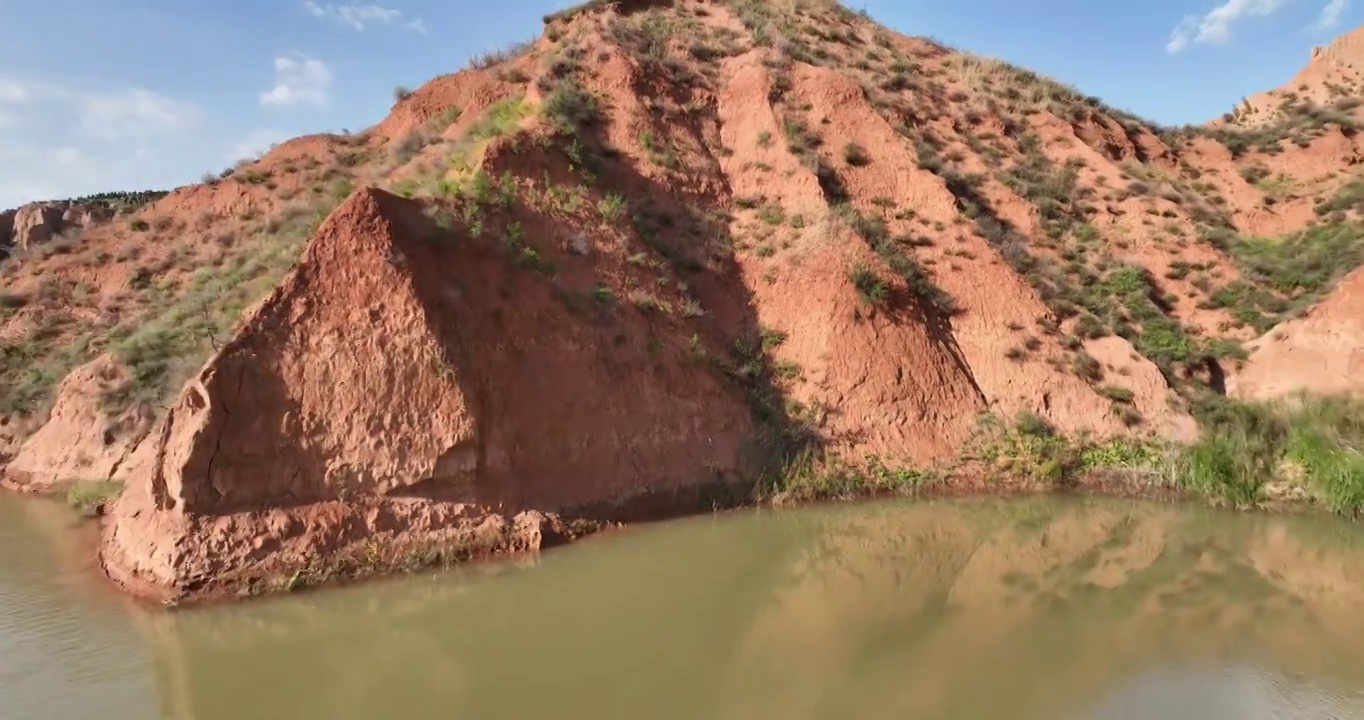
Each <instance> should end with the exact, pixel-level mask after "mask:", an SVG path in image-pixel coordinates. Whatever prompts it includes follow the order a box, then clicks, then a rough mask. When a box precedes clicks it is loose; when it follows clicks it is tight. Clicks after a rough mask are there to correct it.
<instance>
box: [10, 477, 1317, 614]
mask: <svg viewBox="0 0 1364 720" xmlns="http://www.w3.org/2000/svg"><path fill="white" fill-rule="evenodd" d="M736 491H742V488H741V487H736V486H733V485H727V486H724V487H716V486H715V485H711V486H702V487H693V488H688V489H685V490H677V491H662V492H656V493H651V494H649V495H646V496H643V497H638V498H635V499H633V500H631V501H627V502H625V503H621V504H615V505H611V506H605V507H603V506H597V507H595V508H592V509H587V508H583V509H580V511H570V512H569V513H565V514H564V515H563V516H562V517H568V518H574V519H572V520H568V521H563V520H561V516H560V515H550V516H548V517H550V518H551V519H552V520H553V527H554V528H555V529H556V530H561V531H556V532H549V533H546V534H545V535H544V537H543V538H542V539H540V540H539V541H538V542H537V543H535V544H533V545H523V544H518V543H516V542H486V543H470V542H467V541H466V542H457V543H450V542H440V541H432V540H430V539H429V538H423V537H420V536H415V537H406V538H404V537H402V536H399V537H396V538H394V540H396V542H393V541H391V542H386V543H382V544H377V543H374V542H372V541H371V542H368V543H366V544H365V546H364V547H365V548H366V550H368V552H369V553H371V554H369V555H365V556H361V555H358V554H357V553H356V552H355V549H356V548H355V546H350V547H347V548H343V549H341V550H340V551H338V552H333V553H319V554H317V555H314V556H313V558H312V560H310V562H308V563H303V564H300V563H292V564H291V563H281V562H269V561H265V562H261V563H259V564H257V565H255V566H252V567H245V568H242V569H241V570H240V571H237V572H229V573H223V574H221V575H218V576H215V577H211V578H207V579H205V580H204V581H203V582H202V584H201V585H197V586H194V587H186V588H179V589H176V588H168V587H166V586H163V585H159V584H156V583H154V582H148V581H147V580H145V579H144V578H142V577H140V576H139V575H138V574H137V573H136V572H133V571H130V570H128V569H127V568H126V567H125V566H124V565H123V564H121V563H118V562H111V561H110V558H109V557H108V555H107V551H108V548H109V546H108V544H107V543H106V542H105V537H106V535H107V533H108V532H109V531H110V528H109V525H108V524H109V523H110V521H111V518H110V516H109V515H108V514H106V513H104V512H98V513H97V514H96V515H95V516H94V517H90V516H85V517H84V521H85V522H89V521H94V522H95V523H97V525H98V528H97V529H96V530H93V531H90V532H87V533H85V534H86V535H87V536H88V538H90V539H93V541H94V542H95V543H96V544H95V546H94V547H93V548H91V553H92V557H91V560H92V562H91V569H92V570H95V571H97V572H98V573H99V575H101V576H102V578H103V580H102V582H104V583H107V584H108V585H109V586H111V588H112V589H114V590H115V591H116V592H118V593H119V594H121V595H123V596H125V597H126V598H129V599H130V600H132V601H135V602H137V603H139V604H141V605H144V606H147V607H160V608H163V609H174V608H194V607H203V606H213V605H219V604H224V603H230V602H241V601H247V600H251V599H258V598H265V597H273V596H278V595H285V594H294V593H300V592H316V591H320V590H327V589H333V588H339V587H347V586H351V585H357V584H363V583H366V582H372V581H376V580H382V579H383V578H387V577H397V576H402V575H412V574H419V573H428V572H432V571H443V570H448V569H451V568H453V567H456V566H471V565H472V566H476V565H478V564H482V563H486V562H489V561H504V560H506V561H510V560H515V559H517V558H534V557H538V556H539V554H540V553H541V552H542V551H545V550H551V549H555V548H560V547H562V546H567V545H571V544H573V543H575V542H577V541H579V540H583V539H586V538H588V537H597V536H605V535H609V534H612V533H618V532H626V531H631V530H636V529H647V527H648V526H649V525H652V524H655V523H660V522H668V521H671V520H681V519H685V518H692V517H700V516H704V515H707V514H710V515H715V516H720V515H725V514H730V513H737V512H752V511H760V510H770V511H782V510H790V509H796V508H802V507H809V506H817V505H829V506H832V505H838V504H845V503H854V502H881V501H887V500H897V499H903V500H936V499H967V498H1002V499H1010V498H1023V497H1038V496H1056V497H1075V496H1080V497H1096V498H1111V499H1126V500H1137V501H1145V502H1155V503H1161V504H1184V503H1200V504H1203V505H1205V506H1211V507H1218V508H1220V509H1224V510H1228V511H1231V512H1238V513H1242V512H1251V513H1256V512H1258V513H1267V514H1291V515H1303V514H1309V513H1314V512H1315V513H1324V514H1331V513H1330V511H1329V510H1328V509H1327V508H1325V507H1324V506H1323V505H1322V504H1321V503H1320V502H1317V501H1315V500H1314V499H1312V498H1286V499H1271V500H1267V501H1264V502H1262V503H1258V504H1256V505H1254V506H1249V507H1237V506H1234V505H1232V504H1230V503H1228V502H1226V501H1222V500H1219V499H1216V498H1212V497H1209V496H1206V495H1201V494H1198V493H1195V492H1193V491H1190V490H1188V489H1186V488H1180V487H1177V486H1174V485H1173V484H1171V483H1170V482H1168V481H1162V480H1161V479H1160V478H1159V477H1157V476H1155V475H1154V474H1152V473H1142V472H1136V471H1113V470H1109V471H1102V472H1089V473H1086V474H1084V475H1082V476H1079V477H1075V478H1073V480H1072V481H1071V482H1069V483H1065V484H1060V485H1058V484H1055V483H1048V482H1045V481H1040V480H1037V479H1035V478H1021V477H1013V476H1011V477H1008V478H1002V479H998V480H994V481H991V480H986V479H985V478H984V477H983V476H981V475H975V476H971V477H970V479H968V478H967V477H965V476H957V477H952V476H948V477H942V478H938V479H935V480H933V481H929V482H925V483H923V484H920V485H916V486H914V488H913V489H912V490H905V489H892V490H886V489H877V488H863V491H861V492H853V493H845V494H839V495H826V496H810V497H799V498H773V497H758V496H755V494H754V493H753V490H752V488H749V489H748V492H747V494H746V495H744V496H740V495H739V494H738V492H736ZM0 492H11V493H13V494H14V495H15V496H17V497H20V498H21V499H22V498H23V497H24V496H29V498H30V499H36V500H42V501H49V502H51V501H53V500H55V499H56V498H55V496H54V495H53V493H50V492H48V493H44V492H23V491H16V490H14V489H12V488H5V489H3V490H0ZM719 498H724V499H726V500H730V502H719V501H718V499H719ZM741 498H742V499H741ZM736 501H737V502H736ZM71 512H72V513H73V515H76V516H77V517H80V513H79V512H78V511H77V510H76V509H75V508H71ZM579 512H582V513H583V514H578V513H579ZM593 516H595V517H593ZM83 524H84V522H83V523H82V525H83ZM569 527H573V528H574V529H573V530H571V531H568V530H567V529H568V528H569ZM504 540H505V538H504ZM87 541H89V540H87ZM376 547H377V548H378V553H377V554H373V553H374V548H376ZM314 561H316V562H314ZM272 566H273V567H272Z"/></svg>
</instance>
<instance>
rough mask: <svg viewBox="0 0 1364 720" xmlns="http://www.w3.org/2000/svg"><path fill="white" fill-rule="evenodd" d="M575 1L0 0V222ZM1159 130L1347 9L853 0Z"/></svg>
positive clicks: (193, 165) (159, 170)
mask: <svg viewBox="0 0 1364 720" xmlns="http://www.w3.org/2000/svg"><path fill="white" fill-rule="evenodd" d="M570 4H573V3H572V2H569V1H568V0H500V1H496V0H494V1H493V2H483V1H474V0H444V1H442V0H333V1H332V2H326V1H325V0H231V1H229V0H103V1H102V2H92V1H91V0H41V1H39V0H0V17H4V18H5V20H6V23H5V24H6V27H7V28H8V30H9V31H8V32H7V33H6V40H5V42H3V43H0V208H4V207H12V206H14V205H16V204H19V203H20V202H23V201H27V200H31V199H39V198H49V197H67V196H71V195H78V194H84V193H89V192H97V191H101V190H115V189H141V188H148V187H156V188H168V187H174V186H176V185H180V184H184V183H187V182H195V181H197V180H198V179H199V178H200V177H201V176H202V175H203V174H204V173H206V172H216V171H218V170H221V169H222V168H224V167H226V166H228V165H230V164H232V163H233V162H234V161H235V160H237V159H239V158H241V157H243V156H247V155H252V154H254V153H256V152H259V151H261V150H264V149H266V148H268V147H269V144H270V143H271V142H273V141H278V140H281V139H285V138H289V137H293V136H296V135H300V134H304V133H309V132H318V131H326V130H340V129H343V128H345V129H360V128H363V127H365V126H368V125H370V124H372V123H374V122H376V121H378V120H379V119H381V118H382V117H383V116H384V114H385V113H387V111H388V108H389V106H390V104H391V102H392V90H393V88H394V87H395V86H397V85H406V86H416V85H420V84H421V83H422V82H424V81H426V80H427V79H429V78H431V77H432V76H435V75H438V74H441V73H445V72H450V71H452V70H455V69H458V68H459V67H461V66H463V65H464V64H465V63H466V61H467V60H468V58H469V56H470V55H472V54H476V53H478V52H481V51H484V50H488V49H492V48H496V47H500V46H502V45H505V44H507V43H510V42H513V41H516V40H520V39H525V38H528V37H531V36H533V35H536V34H538V33H539V31H540V16H541V15H543V14H544V13H545V12H547V11H552V10H555V9H559V8H561V7H564V6H567V5H570ZM848 4H849V5H850V6H851V7H853V8H855V9H860V8H862V7H865V9H866V10H867V11H868V12H870V13H871V14H872V15H873V16H874V17H876V18H877V19H879V20H880V21H882V22H884V23H886V24H887V25H890V26H891V27H894V28H895V29H897V30H900V31H902V32H906V33H909V34H917V35H932V36H934V37H937V38H938V39H939V40H942V41H944V42H947V43H948V44H951V45H954V46H956V47H959V48H963V49H967V50H972V51H974V52H978V53H981V54H986V55H995V56H998V57H1001V58H1004V59H1006V60H1009V61H1011V62H1014V63H1016V64H1019V65H1023V66H1025V67H1029V68H1032V69H1034V70H1037V71H1040V72H1043V73H1046V74H1049V75H1052V76H1054V77H1057V78H1059V79H1061V80H1063V81H1066V82H1069V83H1071V84H1073V85H1076V86H1077V87H1079V88H1080V89H1081V90H1082V91H1084V92H1086V93H1088V94H1093V95H1098V96H1100V97H1102V98H1103V99H1105V100H1106V101H1108V102H1109V103H1111V104H1114V105H1117V106H1120V107H1124V108H1127V109H1129V110H1132V111H1134V112H1137V113H1139V114H1141V115H1144V116H1147V117H1150V118H1153V119H1156V120H1158V121H1161V122H1166V123H1184V122H1201V121H1203V120H1206V119H1208V118H1210V117H1213V116H1216V115H1219V114H1221V113H1222V112H1224V111H1225V110H1227V109H1229V108H1230V107H1231V106H1232V105H1233V104H1234V103H1235V102H1236V101H1237V100H1239V99H1240V98H1241V97H1242V96H1243V95H1247V94H1249V93H1252V92H1255V91H1258V90H1262V89H1267V88H1269V87H1272V86H1275V85H1278V84H1281V83H1283V82H1285V81H1287V80H1288V79H1289V78H1290V77H1291V76H1292V74H1293V73H1294V72H1296V71H1297V70H1298V69H1299V68H1301V67H1302V66H1303V65H1304V64H1305V63H1306V62H1307V58H1308V53H1309V51H1310V49H1311V47H1312V46H1313V45H1315V44H1322V43H1325V42H1327V41H1329V39H1330V38H1331V37H1333V36H1334V35H1337V34H1339V33H1341V32H1344V31H1345V30H1348V29H1350V28H1353V27H1355V26H1356V25H1358V24H1360V23H1361V22H1364V13H1361V9H1360V8H1356V7H1352V6H1351V4H1350V1H1349V0H1149V1H1148V2H1093V0H852V1H851V2H849V3H848Z"/></svg>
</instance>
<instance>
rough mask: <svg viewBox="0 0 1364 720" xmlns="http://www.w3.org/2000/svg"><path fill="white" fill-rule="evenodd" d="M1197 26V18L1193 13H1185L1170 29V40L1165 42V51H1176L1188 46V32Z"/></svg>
mask: <svg viewBox="0 0 1364 720" xmlns="http://www.w3.org/2000/svg"><path fill="white" fill-rule="evenodd" d="M1197 27H1198V18H1196V17H1194V16H1193V15H1185V16H1184V19H1183V20H1180V21H1179V24H1178V25H1176V26H1175V29H1174V30H1171V31H1170V40H1169V42H1166V43H1165V52H1168V53H1177V52H1179V51H1180V50H1183V49H1184V48H1186V47H1188V45H1189V34H1190V33H1192V32H1193V31H1194V29H1195V28H1197Z"/></svg>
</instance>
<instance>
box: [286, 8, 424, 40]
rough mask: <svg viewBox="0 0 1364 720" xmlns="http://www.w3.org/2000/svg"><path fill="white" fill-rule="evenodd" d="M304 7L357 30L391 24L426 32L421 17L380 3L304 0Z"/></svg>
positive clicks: (314, 13)
mask: <svg viewBox="0 0 1364 720" xmlns="http://www.w3.org/2000/svg"><path fill="white" fill-rule="evenodd" d="M303 9H305V10H307V11H308V12H309V13H311V14H312V15H313V17H319V18H324V19H327V20H332V21H335V22H339V23H341V24H342V25H347V26H349V27H352V28H354V29H356V30H364V29H365V28H366V27H368V26H370V25H390V26H393V27H401V28H406V29H408V30H412V31H414V32H419V33H425V32H426V23H425V22H423V21H422V19H421V18H408V17H406V16H405V15H403V12H402V11H401V10H397V9H394V8H387V7H383V6H380V5H332V4H330V3H328V4H326V5H319V4H317V3H315V2H313V0H303Z"/></svg>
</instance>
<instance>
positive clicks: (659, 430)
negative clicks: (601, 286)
mask: <svg viewBox="0 0 1364 720" xmlns="http://www.w3.org/2000/svg"><path fill="white" fill-rule="evenodd" d="M433 229H434V226H433V224H432V223H431V222H430V221H429V220H428V219H427V218H426V217H425V216H423V215H422V213H421V209H420V207H419V206H417V205H416V204H415V203H411V202H408V201H405V200H401V199H399V198H397V197H394V196H391V195H388V194H386V193H383V192H380V191H376V190H368V189H366V190H360V191H357V192H356V193H355V194H354V195H353V196H352V197H351V198H349V199H348V200H347V201H346V202H345V203H343V204H342V205H341V206H340V207H338V208H337V209H336V210H335V211H334V212H333V213H332V215H331V216H330V217H329V218H328V220H327V221H326V222H325V223H324V224H323V226H322V228H321V229H320V230H319V231H318V233H317V235H316V236H315V237H314V238H313V240H312V241H311V243H310V244H309V246H308V247H307V248H306V249H305V251H304V253H303V256H302V258H301V260H300V262H299V265H298V266H297V267H296V268H295V270H294V271H293V272H292V273H291V274H290V276H289V277H287V278H286V279H285V280H284V282H283V283H282V284H281V285H280V287H279V288H277V289H276V290H275V291H274V292H273V293H272V294H271V295H270V296H269V297H268V298H266V300H265V301H264V302H263V304H262V305H261V306H259V307H258V308H256V309H255V310H254V311H253V312H251V313H249V315H248V318H247V319H246V321H245V322H244V324H243V326H242V328H241V329H240V330H239V331H238V333H237V335H236V336H235V337H234V338H233V339H232V340H231V341H230V342H228V343H227V344H226V345H225V346H224V347H222V348H221V349H220V350H219V351H218V352H217V353H216V354H215V356H214V357H213V358H212V359H211V360H209V362H208V364H207V365H206V366H205V368H204V369H203V371H202V372H201V373H200V374H199V376H198V377H197V378H196V379H195V380H193V381H191V382H190V383H189V384H187V386H186V387H185V389H184V390H183V392H182V393H181V395H180V397H179V399H178V401H177V402H176V404H175V405H174V406H173V407H172V409H171V410H170V411H169V413H168V414H167V416H166V418H165V419H164V421H163V422H162V424H161V425H160V427H159V428H158V429H157V430H155V431H154V432H153V437H152V438H149V443H150V445H151V446H150V448H145V447H144V448H142V449H140V450H139V452H138V453H137V455H136V456H135V457H134V458H133V459H132V460H131V461H130V463H129V473H128V474H129V487H128V488H127V490H126V491H125V493H124V496H123V497H122V498H121V499H120V501H119V502H118V503H117V504H116V505H115V507H114V509H113V511H112V512H113V518H112V519H111V522H110V523H109V524H108V529H107V530H106V541H105V548H104V559H105V563H106V567H107V568H108V569H109V570H110V573H111V575H113V576H114V577H115V578H116V579H119V580H122V581H124V582H125V583H127V584H129V585H132V586H134V587H135V588H138V587H144V586H150V587H152V588H158V587H159V588H167V587H170V588H175V589H177V590H180V591H192V590H194V589H195V583H196V582H198V581H197V580H196V578H214V579H215V581H217V580H216V579H218V578H222V577H226V576H230V575H232V574H233V573H234V572H239V571H241V570H242V569H244V568H246V567H247V566H248V565H252V564H256V563H266V564H282V566H285V567H287V566H289V565H291V564H297V562H299V561H302V558H304V557H305V556H308V555H310V554H316V553H318V552H325V551H331V550H334V549H335V548H336V547H337V546H338V545H345V544H347V543H353V542H356V541H360V540H363V539H365V538H367V537H373V536H376V535H378V534H381V533H390V534H392V537H390V538H388V543H387V545H389V546H392V545H393V544H394V543H395V542H396V543H397V544H401V543H402V542H403V541H416V540H421V539H422V535H423V533H426V534H431V533H435V534H436V535H440V534H441V533H444V532H446V531H452V530H457V529H458V528H460V527H461V526H462V525H463V526H467V525H468V524H469V523H470V522H475V523H476V524H486V522H488V518H489V517H493V516H498V517H500V518H501V520H499V521H498V522H502V521H505V522H504V523H503V524H504V525H506V526H507V527H511V526H519V525H518V523H520V521H516V522H512V521H509V520H506V517H505V516H506V515H509V514H510V513H514V512H518V511H523V510H529V509H536V510H540V509H543V510H548V511H557V510H561V509H571V508H572V507H574V506H579V505H587V504H595V503H609V502H615V501H623V500H628V499H631V498H633V497H635V496H637V495H639V494H641V493H642V492H643V491H644V490H645V489H646V488H647V489H652V490H655V491H671V490H676V489H678V488H680V487H684V486H688V485H691V484H695V483H697V482H702V481H709V480H714V479H716V477H717V475H719V476H723V475H726V474H729V473H732V472H734V471H736V470H737V469H738V462H739V455H740V448H741V446H742V445H743V443H744V441H745V439H746V438H747V436H748V434H749V429H750V428H749V420H748V410H747V407H746V406H745V405H744V403H743V400H742V398H741V397H738V396H737V394H736V393H735V392H734V391H732V390H731V389H729V388H726V387H724V386H722V385H721V384H720V381H719V380H718V379H716V378H715V377H714V376H713V375H712V374H709V373H706V372H704V371H703V370H702V369H699V368H688V367H686V366H685V365H681V364H675V365H673V366H668V367H664V366H662V365H660V364H658V363H656V362H652V361H649V362H640V360H641V359H640V358H631V357H621V356H622V353H621V352H620V351H619V350H618V349H615V348H613V347H612V342H611V338H612V336H611V335H610V334H606V333H598V332H597V330H595V329H594V328H591V327H590V326H585V325H584V324H583V323H581V321H579V322H576V323H575V322H573V321H572V320H571V318H569V317H568V314H569V312H570V310H569V309H568V308H566V307H565V306H564V304H563V303H554V302H546V301H550V300H552V295H551V294H550V293H548V292H545V291H544V289H543V287H537V288H531V289H538V290H539V295H538V296H537V294H536V293H535V292H531V291H530V289H527V286H528V285H530V283H532V282H534V281H535V280H534V279H532V278H527V276H528V275H529V274H530V273H529V272H528V271H526V270H524V269H518V268H515V267H514V266H512V265H511V264H510V263H508V262H507V261H506V259H505V258H504V257H500V256H498V255H496V254H494V253H490V252H488V251H486V250H480V249H478V248H477V247H475V246H474V245H473V244H472V243H465V244H461V243H460V242H459V240H458V239H452V238H451V237H449V236H446V237H442V238H439V239H435V238H434V236H433ZM540 285H541V286H543V285H544V283H543V281H542V280H541V281H540ZM613 353H614V358H612V355H613ZM613 360H614V361H613ZM475 508H477V510H476V511H475V510H474V509H475ZM494 508H495V509H496V510H495V511H493V509H494ZM489 511H493V512H492V515H489V514H488V512H489ZM331 515H335V517H334V518H332V519H331V520H327V519H326V517H330V516H331ZM324 516H325V517H324ZM520 524H524V523H520ZM405 533H406V534H405ZM324 536H325V539H324ZM537 537H538V535H537ZM281 553H283V554H291V555H293V556H295V557H294V559H293V560H288V559H285V558H283V557H281V556H280V555H281Z"/></svg>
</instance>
